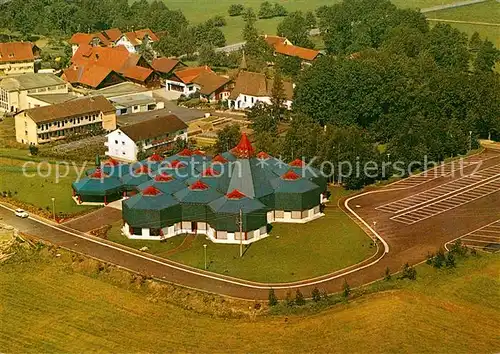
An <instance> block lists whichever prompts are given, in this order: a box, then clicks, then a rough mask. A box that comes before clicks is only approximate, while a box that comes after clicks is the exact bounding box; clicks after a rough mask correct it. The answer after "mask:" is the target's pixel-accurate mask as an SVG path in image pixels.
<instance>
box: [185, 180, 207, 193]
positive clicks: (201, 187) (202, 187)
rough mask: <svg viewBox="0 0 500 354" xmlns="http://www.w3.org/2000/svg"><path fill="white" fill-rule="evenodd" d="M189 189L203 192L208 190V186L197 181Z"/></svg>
mask: <svg viewBox="0 0 500 354" xmlns="http://www.w3.org/2000/svg"><path fill="white" fill-rule="evenodd" d="M189 189H191V190H198V191H204V190H206V189H208V185H207V184H206V183H203V182H202V181H200V180H198V181H196V182H194V183H193V184H192V185H191V186H189Z"/></svg>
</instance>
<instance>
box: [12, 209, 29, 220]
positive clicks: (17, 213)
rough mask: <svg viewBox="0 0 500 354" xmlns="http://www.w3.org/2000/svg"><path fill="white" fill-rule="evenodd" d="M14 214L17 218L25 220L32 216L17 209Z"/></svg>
mask: <svg viewBox="0 0 500 354" xmlns="http://www.w3.org/2000/svg"><path fill="white" fill-rule="evenodd" d="M14 214H16V216H19V217H20V218H23V219H24V218H27V217H29V216H30V214H28V212H27V211H25V210H23V209H16V210H15V211H14Z"/></svg>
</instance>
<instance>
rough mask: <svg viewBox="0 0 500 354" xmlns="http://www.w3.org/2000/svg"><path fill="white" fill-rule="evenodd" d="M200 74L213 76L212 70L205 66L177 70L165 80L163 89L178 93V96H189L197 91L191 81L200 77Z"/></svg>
mask: <svg viewBox="0 0 500 354" xmlns="http://www.w3.org/2000/svg"><path fill="white" fill-rule="evenodd" d="M202 73H213V74H215V73H214V72H213V71H212V69H210V68H209V67H208V66H206V65H205V66H199V67H195V68H186V69H182V70H178V71H175V72H173V73H172V75H171V76H170V77H169V78H168V79H167V80H165V88H166V90H167V91H170V92H178V93H179V94H183V95H185V96H189V95H190V94H192V93H195V92H196V90H197V87H196V85H195V83H194V82H193V80H194V79H196V78H197V77H198V76H200V75H201V74H202Z"/></svg>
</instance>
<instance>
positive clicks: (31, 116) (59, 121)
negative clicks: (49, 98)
mask: <svg viewBox="0 0 500 354" xmlns="http://www.w3.org/2000/svg"><path fill="white" fill-rule="evenodd" d="M15 127H16V140H17V141H18V142H19V143H22V144H29V145H38V144H42V143H47V142H51V141H54V140H60V139H64V138H66V137H67V136H69V135H73V134H81V133H85V132H87V131H89V130H93V129H96V130H100V129H104V130H108V131H110V130H113V129H116V115H115V108H114V107H113V105H112V104H111V103H109V101H108V100H107V99H105V98H104V97H102V96H97V97H85V98H79V99H74V100H71V101H67V102H64V103H59V104H54V105H50V106H45V107H38V108H31V109H27V110H24V111H21V112H19V113H18V114H16V116H15Z"/></svg>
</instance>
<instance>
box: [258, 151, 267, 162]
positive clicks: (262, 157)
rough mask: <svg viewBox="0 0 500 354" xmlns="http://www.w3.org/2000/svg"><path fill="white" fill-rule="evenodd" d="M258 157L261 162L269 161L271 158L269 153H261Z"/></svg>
mask: <svg viewBox="0 0 500 354" xmlns="http://www.w3.org/2000/svg"><path fill="white" fill-rule="evenodd" d="M257 157H258V158H259V159H261V160H266V159H268V158H269V157H270V156H269V154H268V153H267V152H264V151H261V152H259V153H258V154H257Z"/></svg>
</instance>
